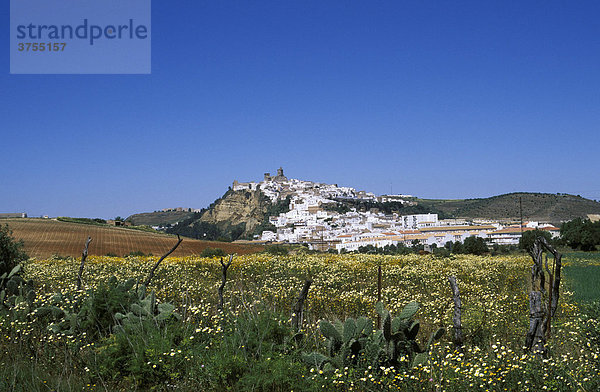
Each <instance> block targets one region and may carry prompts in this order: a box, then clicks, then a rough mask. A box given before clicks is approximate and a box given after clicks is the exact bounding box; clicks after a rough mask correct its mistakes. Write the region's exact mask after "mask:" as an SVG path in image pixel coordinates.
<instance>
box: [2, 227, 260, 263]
mask: <svg viewBox="0 0 600 392" xmlns="http://www.w3.org/2000/svg"><path fill="white" fill-rule="evenodd" d="M5 223H7V224H8V225H9V227H10V228H11V230H12V231H13V237H14V238H16V239H19V240H23V241H24V242H25V252H27V254H28V255H29V256H30V257H37V258H48V257H51V256H52V255H61V256H73V257H79V256H81V251H82V250H83V246H84V245H85V240H86V238H87V237H88V236H90V237H92V242H91V243H90V247H89V254H90V255H97V256H104V255H106V254H108V253H112V254H115V255H117V256H123V255H126V254H128V253H130V252H135V251H141V252H144V253H145V254H149V253H152V254H153V255H155V256H160V255H162V254H164V253H165V252H167V251H168V250H169V249H171V247H173V245H175V243H176V242H177V237H174V236H169V235H164V234H155V233H147V232H144V231H138V230H132V229H125V228H121V227H110V226H94V225H85V224H79V223H69V222H59V221H55V220H50V219H31V218H29V219H7V220H0V224H2V225H3V224H5ZM208 247H210V248H221V249H223V250H224V251H225V252H227V253H237V254H248V253H255V252H260V251H261V250H263V247H262V246H260V245H245V244H233V243H227V242H215V241H200V240H194V239H188V238H186V239H184V240H183V242H182V243H181V245H179V247H178V248H177V250H176V251H175V252H174V253H173V254H172V256H181V257H183V256H191V255H198V254H200V253H201V252H202V250H204V249H205V248H208Z"/></svg>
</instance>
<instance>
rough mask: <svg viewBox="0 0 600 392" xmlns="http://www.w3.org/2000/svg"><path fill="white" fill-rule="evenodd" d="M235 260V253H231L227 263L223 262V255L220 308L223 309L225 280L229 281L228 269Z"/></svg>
mask: <svg viewBox="0 0 600 392" xmlns="http://www.w3.org/2000/svg"><path fill="white" fill-rule="evenodd" d="M232 261H233V255H229V261H228V262H227V263H224V262H223V258H222V257H221V274H222V275H221V285H220V286H219V290H218V293H219V305H218V306H219V310H223V289H224V288H225V282H227V269H228V268H229V266H231V262H232Z"/></svg>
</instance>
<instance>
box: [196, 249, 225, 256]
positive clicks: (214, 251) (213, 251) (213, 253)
mask: <svg viewBox="0 0 600 392" xmlns="http://www.w3.org/2000/svg"><path fill="white" fill-rule="evenodd" d="M223 256H227V253H225V251H224V250H223V249H221V248H205V249H204V250H202V252H201V253H200V257H223Z"/></svg>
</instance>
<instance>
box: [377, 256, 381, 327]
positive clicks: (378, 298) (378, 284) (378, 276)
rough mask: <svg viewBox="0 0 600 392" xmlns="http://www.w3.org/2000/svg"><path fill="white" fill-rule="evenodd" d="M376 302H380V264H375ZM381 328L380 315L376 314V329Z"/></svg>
mask: <svg viewBox="0 0 600 392" xmlns="http://www.w3.org/2000/svg"><path fill="white" fill-rule="evenodd" d="M377 302H381V264H379V265H378V266H377ZM380 328H381V315H379V314H377V329H380Z"/></svg>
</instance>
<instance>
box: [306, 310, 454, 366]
mask: <svg viewBox="0 0 600 392" xmlns="http://www.w3.org/2000/svg"><path fill="white" fill-rule="evenodd" d="M376 310H377V313H378V314H379V315H380V317H381V320H382V323H381V329H380V330H377V331H376V332H374V331H373V322H372V321H371V320H370V319H368V318H366V317H360V318H358V319H356V320H355V319H353V318H348V319H346V321H345V322H344V323H343V324H342V323H341V322H339V321H336V322H334V323H331V322H329V321H327V320H323V321H321V323H320V324H319V326H320V329H321V333H322V334H323V336H324V337H325V339H326V340H327V349H328V354H329V356H325V355H323V354H321V353H316V352H313V353H310V354H304V355H303V360H304V361H305V362H306V363H308V364H309V365H311V366H314V367H316V368H318V369H321V370H323V371H324V372H327V371H333V370H335V369H336V368H340V367H342V366H359V365H363V366H369V365H370V366H372V367H375V368H379V367H380V366H385V367H389V366H393V367H406V366H408V365H409V364H410V366H413V367H415V366H419V365H422V364H424V363H426V362H427V360H428V359H429V357H428V351H429V349H430V347H431V345H432V344H433V342H434V341H435V340H438V339H440V338H441V337H442V336H443V335H444V332H445V331H444V329H443V328H440V329H438V330H437V331H436V332H434V333H433V334H431V336H430V338H429V340H428V342H427V345H426V346H425V347H424V348H421V346H420V345H419V344H418V342H417V335H418V333H419V330H420V326H421V325H420V323H419V321H418V320H413V317H414V316H415V314H416V313H417V311H418V310H419V304H418V303H417V302H410V303H409V304H407V305H406V306H404V308H403V309H402V311H401V312H400V314H399V315H398V316H397V317H392V315H391V314H390V312H389V311H388V310H387V309H386V308H385V307H384V306H383V304H382V303H381V302H378V303H377V304H376Z"/></svg>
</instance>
